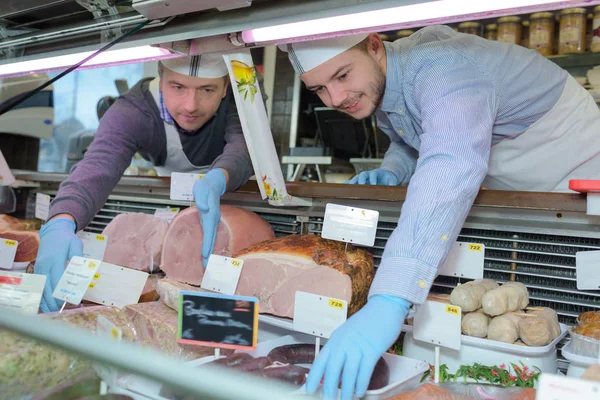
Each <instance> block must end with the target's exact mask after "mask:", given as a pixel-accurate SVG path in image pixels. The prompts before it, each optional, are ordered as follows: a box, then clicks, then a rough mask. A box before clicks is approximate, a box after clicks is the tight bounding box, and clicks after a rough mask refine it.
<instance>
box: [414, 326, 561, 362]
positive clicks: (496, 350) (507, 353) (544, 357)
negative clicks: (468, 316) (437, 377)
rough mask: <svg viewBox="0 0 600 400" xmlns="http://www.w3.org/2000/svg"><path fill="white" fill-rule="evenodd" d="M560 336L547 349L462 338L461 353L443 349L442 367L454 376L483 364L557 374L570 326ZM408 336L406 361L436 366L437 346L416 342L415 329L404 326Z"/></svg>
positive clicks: (441, 353) (441, 354) (544, 347)
mask: <svg viewBox="0 0 600 400" xmlns="http://www.w3.org/2000/svg"><path fill="white" fill-rule="evenodd" d="M560 329H561V334H560V335H559V336H558V337H557V338H555V339H554V340H553V341H552V342H551V343H550V344H548V345H546V346H539V347H530V346H520V345H516V344H512V343H504V342H499V341H496V340H489V339H483V338H477V337H473V336H467V335H461V350H460V351H456V350H452V349H447V348H440V363H441V364H446V365H447V366H448V368H449V370H450V372H452V373H454V372H455V371H456V370H457V369H458V368H459V367H460V366H461V365H471V364H473V363H480V364H483V365H489V366H491V365H500V364H506V365H509V363H515V364H517V365H520V363H521V362H523V364H524V365H526V366H528V367H529V368H533V367H538V368H539V369H540V370H541V371H542V372H549V373H552V374H554V373H556V371H557V370H558V362H557V354H556V345H557V344H558V343H559V342H560V341H561V340H562V339H563V338H564V337H565V336H566V335H567V333H568V331H567V326H566V325H564V324H560ZM402 330H403V331H404V332H406V335H405V336H404V342H403V347H402V353H403V355H404V356H406V357H410V358H414V359H417V360H424V361H427V362H428V363H430V364H433V363H434V358H435V346H434V345H433V344H431V343H425V342H421V341H418V340H415V339H414V337H413V335H412V332H413V327H412V326H409V325H403V326H402Z"/></svg>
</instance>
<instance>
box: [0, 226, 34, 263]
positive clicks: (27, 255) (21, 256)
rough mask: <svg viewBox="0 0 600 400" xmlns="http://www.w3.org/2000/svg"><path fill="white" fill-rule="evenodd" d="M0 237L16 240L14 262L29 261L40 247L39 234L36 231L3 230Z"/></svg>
mask: <svg viewBox="0 0 600 400" xmlns="http://www.w3.org/2000/svg"><path fill="white" fill-rule="evenodd" d="M0 239H9V240H16V241H17V242H19V244H18V246H17V254H16V255H15V261H14V262H30V261H33V260H35V258H36V257H37V252H38V249H39V247H40V235H39V234H38V231H3V232H0Z"/></svg>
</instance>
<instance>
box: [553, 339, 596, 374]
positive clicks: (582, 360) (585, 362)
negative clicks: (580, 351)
mask: <svg viewBox="0 0 600 400" xmlns="http://www.w3.org/2000/svg"><path fill="white" fill-rule="evenodd" d="M580 336H581V335H580ZM573 343H574V342H573V340H570V341H569V342H568V343H567V344H566V345H564V347H563V348H562V349H561V354H562V355H563V357H564V358H566V359H567V360H568V361H569V368H568V369H567V376H572V377H575V378H578V377H580V376H581V375H583V373H584V372H585V370H586V369H587V367H589V366H590V365H594V364H598V363H599V362H600V360H599V359H598V357H596V358H594V357H585V356H581V355H577V354H575V353H574V352H573Z"/></svg>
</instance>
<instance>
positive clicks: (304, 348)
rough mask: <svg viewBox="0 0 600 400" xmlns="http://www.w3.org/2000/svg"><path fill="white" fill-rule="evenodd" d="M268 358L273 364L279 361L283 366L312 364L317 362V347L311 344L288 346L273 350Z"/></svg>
mask: <svg viewBox="0 0 600 400" xmlns="http://www.w3.org/2000/svg"><path fill="white" fill-rule="evenodd" d="M321 348H323V346H321ZM268 357H269V358H270V359H271V360H272V361H273V362H275V361H279V362H280V363H283V364H312V362H313V361H314V360H315V345H314V344H309V343H300V344H286V345H284V346H279V347H276V348H274V349H273V350H271V351H270V352H269V354H268Z"/></svg>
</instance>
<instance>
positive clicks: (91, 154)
mask: <svg viewBox="0 0 600 400" xmlns="http://www.w3.org/2000/svg"><path fill="white" fill-rule="evenodd" d="M158 73H159V76H158V77H157V78H154V79H153V78H145V79H142V80H141V81H140V82H138V83H137V84H136V85H135V86H134V87H133V88H132V89H131V90H130V91H129V92H128V93H126V94H124V95H123V96H121V97H120V98H119V99H118V100H117V101H116V102H115V103H114V104H113V105H112V106H111V108H110V109H109V110H108V111H107V112H106V113H105V114H104V116H103V117H102V119H101V121H100V125H99V127H98V130H97V132H96V135H95V138H94V141H93V142H92V144H91V146H90V149H89V150H88V151H87V152H86V153H85V157H84V159H83V160H82V161H81V162H79V163H78V164H76V165H75V166H74V167H73V169H72V170H71V173H70V175H69V177H68V178H67V179H66V180H65V181H64V182H62V183H61V185H60V189H59V191H58V193H57V195H56V198H55V199H54V201H53V202H52V204H51V207H50V213H49V216H48V222H47V223H46V224H45V225H44V226H43V227H42V229H41V231H40V239H41V241H40V248H39V252H38V255H37V260H36V263H35V273H37V274H43V275H46V276H47V280H46V286H45V288H44V295H43V299H42V304H41V309H42V311H43V312H48V311H56V310H58V308H59V307H60V304H59V303H58V302H57V300H56V299H54V298H53V297H52V293H53V291H54V288H55V287H56V285H57V283H58V281H59V280H60V277H61V276H62V274H63V272H64V269H65V263H66V262H67V260H69V259H71V257H73V256H81V255H82V247H83V245H82V242H81V240H80V239H79V238H78V237H77V236H76V232H77V231H78V230H81V229H83V228H85V227H86V226H87V225H88V223H89V222H90V221H91V220H92V219H93V218H94V216H95V215H96V213H97V212H98V211H99V210H100V208H101V207H102V205H103V204H104V203H105V202H106V199H107V198H108V196H109V194H110V193H111V191H112V190H113V188H114V187H115V185H116V184H117V183H118V182H119V180H120V179H121V176H122V175H123V172H124V171H125V169H126V168H127V167H128V166H129V165H130V163H131V160H132V157H133V155H134V154H135V153H136V152H137V153H140V154H141V155H142V156H143V157H144V158H145V159H147V160H149V161H151V162H152V163H153V164H154V165H155V169H156V170H157V172H158V174H159V175H165V176H168V175H170V174H171V172H190V173H205V174H206V175H205V177H204V178H203V179H200V180H198V181H196V183H195V185H194V197H195V203H196V206H197V207H198V211H199V218H200V222H201V224H202V229H203V231H204V242H203V247H202V256H203V258H204V263H205V265H204V266H206V262H207V260H208V257H209V255H210V254H211V253H212V251H213V247H214V240H215V237H216V232H217V225H218V223H219V220H220V211H219V207H220V198H221V195H223V194H224V193H225V191H234V190H236V189H237V188H239V187H240V186H242V185H243V184H244V183H246V182H247V181H248V180H249V179H250V177H251V176H252V173H253V170H252V163H251V160H250V156H249V153H248V148H247V146H246V141H245V139H244V135H243V132H242V128H241V125H240V120H239V117H238V114H237V109H236V105H235V100H234V96H233V93H232V89H231V85H230V84H229V79H228V72H227V66H226V65H225V62H224V61H223V57H222V55H221V54H206V55H202V56H193V57H179V58H173V59H168V60H163V61H161V62H159V69H158Z"/></svg>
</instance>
